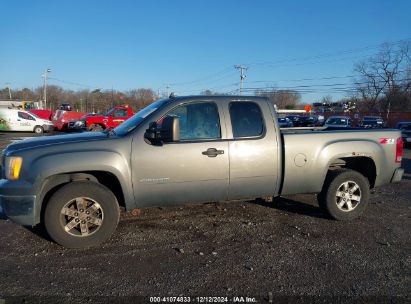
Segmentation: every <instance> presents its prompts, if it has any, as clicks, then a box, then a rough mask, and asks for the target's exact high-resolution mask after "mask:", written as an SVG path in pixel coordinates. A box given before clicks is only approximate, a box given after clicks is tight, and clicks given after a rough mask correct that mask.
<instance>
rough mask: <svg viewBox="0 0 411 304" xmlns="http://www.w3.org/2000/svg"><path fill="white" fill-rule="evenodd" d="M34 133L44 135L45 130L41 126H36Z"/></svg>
mask: <svg viewBox="0 0 411 304" xmlns="http://www.w3.org/2000/svg"><path fill="white" fill-rule="evenodd" d="M33 132H34V133H36V134H42V133H43V132H44V130H43V127H41V126H35V127H34V130H33Z"/></svg>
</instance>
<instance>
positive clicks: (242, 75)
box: [234, 64, 248, 95]
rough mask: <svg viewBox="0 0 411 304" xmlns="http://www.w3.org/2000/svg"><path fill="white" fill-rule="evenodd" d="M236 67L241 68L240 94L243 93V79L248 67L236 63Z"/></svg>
mask: <svg viewBox="0 0 411 304" xmlns="http://www.w3.org/2000/svg"><path fill="white" fill-rule="evenodd" d="M234 68H236V69H237V70H240V95H243V81H244V79H245V74H244V71H247V70H248V67H246V66H243V65H239V64H236V65H235V66H234Z"/></svg>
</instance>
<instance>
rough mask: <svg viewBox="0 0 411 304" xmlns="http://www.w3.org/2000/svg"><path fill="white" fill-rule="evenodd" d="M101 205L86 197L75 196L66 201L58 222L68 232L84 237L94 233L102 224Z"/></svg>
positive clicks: (102, 213)
mask: <svg viewBox="0 0 411 304" xmlns="http://www.w3.org/2000/svg"><path fill="white" fill-rule="evenodd" d="M103 220H104V212H103V208H101V205H100V204H99V203H97V202H96V201H95V200H93V199H91V198H88V197H77V198H75V199H72V200H70V201H69V202H67V203H66V204H65V205H64V206H63V208H62V209H61V211H60V223H61V225H62V227H63V229H64V231H66V232H67V233H68V234H70V235H72V236H76V237H86V236H90V235H92V234H94V233H96V232H97V231H98V230H99V229H100V228H101V225H102V224H103Z"/></svg>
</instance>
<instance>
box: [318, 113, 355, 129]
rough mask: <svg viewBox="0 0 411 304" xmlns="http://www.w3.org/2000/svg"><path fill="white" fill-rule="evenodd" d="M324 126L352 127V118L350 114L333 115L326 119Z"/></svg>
mask: <svg viewBox="0 0 411 304" xmlns="http://www.w3.org/2000/svg"><path fill="white" fill-rule="evenodd" d="M324 126H325V127H332V128H352V120H351V118H350V117H349V116H331V117H329V118H328V119H327V120H326V121H325V124H324Z"/></svg>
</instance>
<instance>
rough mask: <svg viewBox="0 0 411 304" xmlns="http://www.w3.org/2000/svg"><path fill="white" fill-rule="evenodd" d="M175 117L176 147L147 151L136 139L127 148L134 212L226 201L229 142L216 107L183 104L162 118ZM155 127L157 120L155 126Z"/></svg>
mask: <svg viewBox="0 0 411 304" xmlns="http://www.w3.org/2000/svg"><path fill="white" fill-rule="evenodd" d="M165 116H177V117H178V118H179V121H180V141H178V142H174V143H166V144H163V145H161V146H155V145H150V144H148V143H146V142H145V141H144V138H143V136H142V135H143V134H142V133H140V134H139V135H138V136H136V137H135V138H134V139H133V144H132V157H131V165H132V177H133V188H134V195H135V198H136V203H137V206H139V207H142V206H161V205H165V204H177V203H188V202H212V201H221V200H226V199H227V193H228V175H229V163H228V142H227V141H226V140H224V138H225V136H226V130H225V124H224V123H222V119H221V118H222V117H223V115H222V109H221V105H220V103H219V101H212V100H211V101H196V102H184V103H182V104H178V105H176V106H175V107H174V108H172V109H169V110H168V111H166V112H165V113H164V115H162V117H165ZM157 122H158V123H159V124H161V122H162V118H160V119H159V120H158V121H157Z"/></svg>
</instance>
